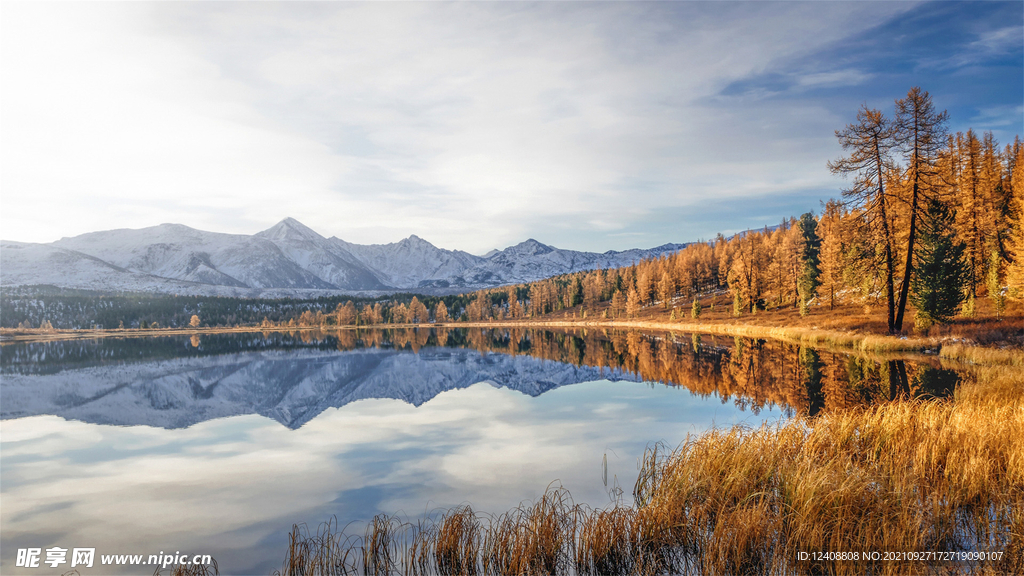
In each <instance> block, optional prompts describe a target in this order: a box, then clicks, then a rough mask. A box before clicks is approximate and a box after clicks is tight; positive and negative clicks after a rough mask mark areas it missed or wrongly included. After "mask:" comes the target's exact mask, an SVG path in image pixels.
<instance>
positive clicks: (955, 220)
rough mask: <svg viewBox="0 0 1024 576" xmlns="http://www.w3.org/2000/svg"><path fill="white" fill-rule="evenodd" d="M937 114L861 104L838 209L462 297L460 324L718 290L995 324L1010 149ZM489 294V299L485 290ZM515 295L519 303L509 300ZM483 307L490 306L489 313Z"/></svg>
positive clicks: (1016, 171) (1005, 271)
mask: <svg viewBox="0 0 1024 576" xmlns="http://www.w3.org/2000/svg"><path fill="white" fill-rule="evenodd" d="M948 119H949V118H948V114H947V113H946V112H937V111H936V110H935V108H934V104H933V102H932V99H931V96H930V95H929V94H928V93H927V92H925V91H923V90H921V89H920V88H913V89H911V90H910V91H909V92H908V93H907V96H906V97H905V98H901V99H898V100H896V101H895V106H894V112H893V114H892V116H891V117H889V116H886V115H885V114H884V113H883V112H882V111H879V110H875V109H871V108H868V107H867V106H865V107H863V108H862V109H861V110H860V111H859V112H858V114H857V117H856V121H855V122H853V123H851V124H849V125H848V126H846V127H845V128H843V129H841V130H837V131H836V137H837V138H838V139H839V143H840V145H841V146H842V148H843V151H844V154H845V155H844V156H843V157H841V158H838V159H836V160H834V161H832V162H829V164H828V167H829V169H830V170H831V171H832V172H833V173H835V174H839V175H842V176H845V177H847V178H848V180H849V182H850V185H849V187H848V188H847V189H845V190H843V191H842V196H841V198H838V199H832V200H829V201H828V202H827V203H826V204H825V205H824V209H823V211H822V214H821V215H820V216H815V215H813V214H811V213H807V214H803V215H802V216H800V217H799V218H795V217H793V218H789V219H788V220H784V221H783V222H781V223H780V224H779V225H778V226H776V227H773V228H765V229H763V230H759V231H748V232H744V233H741V234H737V235H735V236H733V237H731V238H728V239H727V238H725V237H724V236H722V235H719V236H718V237H717V238H716V239H715V240H713V241H711V242H701V243H697V244H691V245H689V246H687V247H686V248H684V249H683V250H681V251H679V252H677V253H675V254H672V255H668V256H662V257H660V258H656V259H650V260H646V261H642V262H639V263H637V264H635V265H633V266H630V267H627V268H621V269H615V270H595V271H590V272H581V273H578V274H570V275H565V276H561V277H558V278H552V279H548V280H543V281H540V282H533V283H530V284H527V285H525V286H519V287H512V288H507V289H505V290H504V292H505V294H504V297H503V298H499V300H500V301H503V302H507V304H503V305H500V306H496V305H494V304H492V305H491V306H488V303H489V302H493V301H494V300H495V298H494V296H495V291H493V290H491V291H488V290H484V291H480V292H478V293H476V295H475V298H474V300H473V302H472V303H471V304H470V307H469V317H470V319H471V320H485V319H490V318H499V319H500V318H508V317H511V318H516V317H521V316H524V315H525V316H540V315H544V314H549V313H551V312H557V311H560V310H563V309H567V308H573V307H575V306H577V305H579V304H583V307H582V309H581V310H580V312H581V313H583V314H585V313H586V311H587V309H588V308H593V307H592V306H590V305H591V304H596V303H600V302H609V303H610V305H609V306H606V307H604V309H603V312H602V314H603V315H604V316H610V317H622V316H625V317H631V316H635V315H636V314H637V313H638V312H639V310H640V309H641V308H643V307H646V306H651V305H655V304H660V305H662V306H664V307H665V308H668V307H669V306H670V304H671V303H672V301H673V300H674V299H678V298H684V299H692V306H691V309H690V310H691V311H690V313H691V315H693V316H699V315H700V313H701V310H702V306H701V304H700V301H699V296H700V295H702V294H707V293H710V292H715V291H727V292H728V293H729V294H731V296H732V300H733V313H734V314H736V315H740V314H755V313H757V311H758V310H769V309H777V308H781V307H793V308H798V309H800V311H801V313H803V314H806V313H808V311H809V309H810V306H811V305H812V304H813V305H817V306H828V307H829V308H830V309H831V308H834V307H835V306H836V304H837V303H838V302H840V301H843V300H851V299H852V300H861V301H863V300H882V301H884V302H885V309H886V319H887V326H888V329H889V332H891V333H894V334H895V333H900V332H902V331H903V330H904V324H905V316H906V312H907V309H908V306H907V304H908V302H909V303H910V304H913V306H914V308H915V309H916V311H917V317H916V318H915V322H916V323H917V324H918V325H925V326H927V325H929V324H931V323H935V322H948V321H949V320H950V319H951V318H952V317H953V316H954V315H956V314H961V315H963V316H968V317H970V316H973V315H974V313H975V300H976V299H977V298H978V297H979V296H987V297H989V298H991V299H992V301H993V307H994V309H995V310H996V312H997V313H999V314H1002V313H1003V311H1004V309H1005V305H1006V298H1007V297H1009V298H1016V299H1021V298H1024V229H1022V228H1024V226H1022V225H1024V156H1022V155H1024V146H1022V144H1021V141H1020V138H1019V137H1017V138H1016V139H1015V140H1014V142H1013V143H1012V144H1009V145H1007V146H1006V147H1005V148H1002V149H1001V148H1000V147H999V145H998V144H997V143H996V141H995V139H994V137H993V135H992V133H991V132H987V133H985V134H983V135H982V136H980V137H979V135H978V134H977V133H976V132H975V131H974V130H968V131H967V132H966V133H960V132H958V133H956V134H950V133H949V132H948V129H947V123H948ZM499 294H500V292H499ZM523 294H526V298H525V299H523V298H521V296H522V295H523ZM496 304H500V302H499V303H496Z"/></svg>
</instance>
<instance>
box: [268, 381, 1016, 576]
mask: <svg viewBox="0 0 1024 576" xmlns="http://www.w3.org/2000/svg"><path fill="white" fill-rule="evenodd" d="M975 370H976V373H977V379H978V383H976V384H966V385H963V386H961V387H960V388H958V390H957V391H956V393H955V396H954V398H953V399H952V400H941V401H936V400H932V401H922V400H915V401H910V400H900V401H893V402H888V403H883V404H879V405H875V406H868V407H863V408H856V409H852V410H846V411H840V412H832V413H825V414H823V415H821V416H818V417H816V418H813V419H812V418H796V419H793V420H789V421H787V422H783V423H779V424H775V425H766V426H763V427H761V428H757V429H750V428H744V427H734V428H731V429H715V430H710V431H708V432H706V433H704V434H701V435H695V436H690V437H688V438H687V439H686V440H685V441H684V442H683V443H682V444H681V445H680V446H679V447H678V448H676V449H675V450H672V451H666V450H664V449H663V448H661V447H655V448H654V449H652V450H649V451H648V454H647V455H646V456H645V458H644V460H643V462H642V466H641V474H640V476H639V479H638V480H637V484H636V487H635V490H634V500H635V503H636V504H635V505H634V506H632V507H616V508H612V509H607V510H593V509H589V508H587V507H585V506H580V505H575V504H573V503H572V501H571V499H570V497H569V494H568V493H567V492H566V491H565V490H564V489H562V488H560V487H559V488H553V489H549V490H548V491H547V492H546V493H545V494H544V496H543V497H542V498H541V499H540V500H539V501H538V502H536V503H533V504H524V505H521V506H520V507H518V508H516V509H514V510H512V511H509V512H506V513H504V514H501V515H499V516H496V517H481V516H478V515H476V514H474V513H473V511H472V510H471V509H470V508H469V507H460V508H455V509H453V510H450V511H448V512H446V513H444V514H443V515H442V516H441V517H440V519H439V520H437V521H436V522H430V523H427V524H424V523H423V522H421V523H420V524H418V525H417V526H416V527H413V526H412V525H408V524H400V523H398V522H397V521H396V520H394V519H392V518H386V517H378V518H377V519H375V521H374V523H373V525H371V526H370V527H369V528H368V529H367V532H366V536H365V537H364V538H363V539H362V540H345V541H343V540H342V539H341V536H335V535H333V534H332V533H331V530H330V525H328V529H327V530H326V531H325V530H323V529H321V533H318V534H317V536H315V537H309V536H308V535H307V537H306V539H305V540H303V539H302V538H300V536H301V534H300V531H299V530H298V529H296V530H295V531H293V535H292V538H291V546H290V551H289V559H288V562H287V563H286V565H285V571H284V573H285V574H288V575H297V574H304V575H305V574H347V573H365V574H369V573H374V574H381V573H407V574H445V575H448V574H451V575H455V574H466V575H469V574H500V575H525V574H637V575H647V574H700V575H715V574H837V575H838V574H866V573H870V574H883V575H884V574H1024V370H1021V369H1020V368H1018V367H1015V366H997V367H978V368H976V369H975ZM325 532H326V533H325ZM406 542H408V544H406ZM317 547H326V548H327V550H326V551H324V552H318V551H317V550H316V549H317ZM972 551H975V552H976V551H983V552H996V553H999V554H998V558H996V559H994V560H983V561H977V560H974V561H950V560H946V561H938V560H931V561H919V560H885V559H882V558H879V559H875V558H865V557H864V554H865V553H867V552H878V553H880V554H883V555H884V554H885V553H905V552H925V553H928V552H945V553H948V552H972ZM801 552H805V553H814V552H833V553H834V552H846V553H855V554H857V556H858V557H857V559H844V560H840V559H813V558H811V559H801V558H800V556H799V553H801ZM318 554H320V555H322V558H323V559H319V560H318V558H321V556H318ZM368 556H369V557H370V559H369V560H368V559H367V557H368ZM356 557H359V558H360V559H361V560H360V561H358V562H356V561H354V560H353V559H354V558H356ZM397 558H402V560H401V561H399V562H397V563H396V562H394V561H393V560H394V559H397ZM883 558H884V556H883ZM357 567H359V568H361V570H356V568H357Z"/></svg>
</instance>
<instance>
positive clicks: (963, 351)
mask: <svg viewBox="0 0 1024 576" xmlns="http://www.w3.org/2000/svg"><path fill="white" fill-rule="evenodd" d="M939 356H941V357H942V358H945V359H948V360H959V361H962V362H969V363H971V364H986V365H1004V366H1022V367H1024V350H1022V349H1019V348H1005V349H1003V348H986V347H982V346H967V345H964V344H960V343H951V344H945V345H943V346H942V350H940V351H939Z"/></svg>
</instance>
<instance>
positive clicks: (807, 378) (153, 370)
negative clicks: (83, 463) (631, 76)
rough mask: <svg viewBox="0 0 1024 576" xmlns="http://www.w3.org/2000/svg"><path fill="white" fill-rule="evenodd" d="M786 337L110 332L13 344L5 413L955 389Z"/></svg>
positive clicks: (297, 415) (872, 394)
mask: <svg viewBox="0 0 1024 576" xmlns="http://www.w3.org/2000/svg"><path fill="white" fill-rule="evenodd" d="M933 364H935V360H934V359H928V358H926V357H917V358H915V359H914V360H913V361H905V360H898V359H891V358H879V357H872V356H867V355H852V354H844V353H840V352H835V351H825V350H816V349H813V348H809V347H804V346H799V345H795V344H789V343H785V342H779V341H766V340H759V339H749V338H728V337H720V336H707V335H697V334H693V335H677V334H660V335H650V334H642V333H639V332H636V331H611V330H595V329H579V330H567V331H550V330H536V329H519V328H502V329H483V328H470V329H432V328H427V327H424V328H419V329H394V330H376V329H375V330H343V331H332V332H319V331H297V332H265V333H259V332H254V333H246V334H207V335H200V336H167V337H149V338H103V339H96V340H68V341H56V342H42V343H16V344H7V345H4V346H3V347H2V348H0V369H2V374H3V397H4V402H3V407H2V408H0V417H2V418H3V419H11V418H21V417H26V416H33V415H41V414H53V415H58V416H62V417H64V418H67V419H72V420H80V421H84V422H90V423H96V424H114V425H149V426H158V427H163V428H182V427H188V426H191V425H193V424H195V423H197V422H203V421H206V420H210V419H214V418H222V417H227V416H234V415H241V414H260V415H263V416H265V417H268V418H272V419H274V420H276V421H278V422H280V423H281V424H283V425H285V426H287V427H289V428H298V427H300V426H302V425H303V424H305V423H307V422H309V421H310V420H312V419H313V418H315V417H316V416H317V415H318V414H320V413H322V412H323V411H324V410H326V409H328V408H332V407H334V408H338V407H341V406H344V405H346V404H349V403H351V402H353V401H356V400H363V399H371V398H390V399H397V400H402V401H405V402H408V403H410V404H413V405H415V406H419V405H421V404H422V403H424V402H426V401H428V400H430V399H431V398H434V397H435V396H437V395H438V394H440V393H442V392H445V391H448V390H456V389H463V388H467V387H469V386H471V385H473V384H475V383H478V382H489V383H491V384H492V385H494V386H497V387H500V388H508V389H510V390H515V391H518V392H521V393H523V394H527V395H530V396H539V395H540V394H543V393H545V392H547V391H549V390H552V389H555V388H559V387H562V386H566V385H569V384H577V383H581V382H591V381H595V380H612V381H619V380H629V381H647V382H658V383H663V384H666V385H676V386H683V387H685V388H687V389H688V390H690V391H691V392H692V393H694V394H695V395H698V396H704V397H707V396H711V395H716V396H717V397H719V398H721V400H722V402H733V403H734V404H735V405H736V406H737V407H739V408H741V409H744V410H749V411H751V412H753V413H755V414H756V413H757V412H758V411H759V410H761V409H762V408H764V407H770V406H780V407H782V408H784V409H785V411H786V412H787V413H789V414H794V413H800V414H809V415H815V414H817V413H819V412H821V411H823V410H825V411H827V410H842V409H847V408H850V407H853V406H858V405H864V404H868V403H871V402H875V401H878V400H882V399H889V398H893V397H896V396H899V395H910V396H922V395H924V396H944V395H948V394H950V393H951V392H952V390H953V389H954V388H955V387H956V386H957V385H958V383H959V382H960V379H961V375H960V374H958V373H957V372H955V371H951V370H943V369H941V368H938V367H937V364H936V365H933Z"/></svg>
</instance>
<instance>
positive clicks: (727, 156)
mask: <svg viewBox="0 0 1024 576" xmlns="http://www.w3.org/2000/svg"><path fill="white" fill-rule="evenodd" d="M897 4H898V3H892V4H888V3H886V4H881V5H879V4H877V3H871V6H865V5H863V4H861V3H821V4H771V5H764V4H757V3H749V4H748V3H742V4H740V3H723V4H705V3H672V4H655V5H647V4H615V3H611V4H608V3H587V4H540V5H532V4H531V5H525V4H432V3H422V4H417V3H382V4H334V3H330V4H300V5H294V4H263V3H259V4H206V3H203V4H127V5H124V4H102V5H93V4H87V5H81V4H75V5H66V4H61V5H56V4H52V5H51V4H43V5H35V4H33V5H21V4H15V5H10V4H9V5H6V6H5V18H4V23H3V32H4V34H3V36H4V39H3V43H4V44H3V48H4V50H3V54H4V55H3V61H2V64H3V68H2V71H3V78H4V84H3V92H2V96H3V103H4V106H3V123H4V136H3V141H2V148H0V150H2V163H0V168H2V178H3V189H4V191H3V213H2V214H0V217H2V219H3V228H4V231H3V236H4V237H5V238H11V239H18V240H30V241H33V240H34V241H49V240H53V239H56V238H57V237H59V236H63V235H72V234H77V233H81V232H86V231H91V230H97V229H107V228H113V227H124V226H127V227H140V226H144V225H152V224H157V223H160V222H167V221H174V222H181V223H184V224H188V225H192V226H196V227H200V228H205V229H213V230H219V231H228V232H246V233H252V232H255V231H257V230H259V229H262V228H265V227H268V226H269V225H271V224H273V223H274V222H276V221H277V220H279V219H280V218H282V217H284V216H294V217H296V218H298V219H299V220H301V221H303V222H305V223H306V224H308V225H310V226H311V227H313V228H314V229H316V230H318V231H320V232H321V233H324V234H325V235H332V234H335V235H338V236H340V237H342V238H344V239H346V240H349V241H355V242H386V241H393V240H396V239H398V238H400V237H404V236H406V235H408V234H410V233H416V234H418V235H420V236H422V237H425V238H427V239H428V240H431V241H433V242H435V243H436V244H439V245H441V246H445V247H450V248H462V249H467V250H471V251H477V252H483V251H485V250H487V249H489V248H491V247H494V246H503V245H507V244H508V243H511V242H514V241H518V240H521V239H523V238H525V237H527V236H534V237H538V238H539V239H541V240H544V239H545V235H546V227H547V226H548V225H549V224H548V222H550V221H552V220H554V221H557V222H559V223H560V224H559V226H560V228H562V229H563V230H566V231H571V230H572V229H573V227H574V226H575V227H576V228H577V229H578V230H579V231H581V232H582V231H583V230H589V229H590V228H595V229H598V230H602V231H604V232H606V233H607V234H609V235H606V236H603V237H604V239H605V241H604V242H601V243H599V244H598V245H585V246H584V245H576V246H572V245H569V246H566V247H571V248H586V249H600V250H604V249H609V248H625V247H630V246H631V245H630V244H629V242H630V241H629V240H626V239H625V238H628V237H627V236H619V237H615V236H610V234H614V233H615V232H616V231H627V230H628V229H629V227H630V226H633V225H636V224H637V223H638V222H640V221H642V220H643V219H644V218H646V217H648V216H649V215H650V214H651V213H656V212H659V211H663V210H665V209H671V208H674V207H675V208H678V207H680V206H686V205H692V204H693V203H694V202H695V201H696V200H698V199H700V198H705V197H708V196H711V195H713V196H715V197H721V196H722V195H723V194H724V195H736V196H749V195H752V194H753V195H756V194H762V193H764V190H766V189H769V188H772V186H775V185H776V183H778V182H790V181H801V182H804V181H812V182H819V183H821V184H823V185H824V184H826V183H828V182H830V177H829V176H828V175H827V172H826V170H825V169H824V161H825V160H826V159H828V158H830V157H831V156H832V155H833V154H832V152H831V151H827V150H822V147H821V145H820V141H821V140H818V139H813V138H812V139H810V140H808V139H807V138H805V137H804V136H803V135H802V133H799V132H798V130H797V127H799V126H804V125H807V124H813V125H814V128H815V129H817V128H818V124H819V122H818V121H816V120H815V119H809V118H796V124H787V125H780V124H779V123H777V122H776V121H775V118H777V117H778V116H782V117H794V116H795V115H797V113H798V112H801V111H803V110H802V106H799V105H790V107H788V108H787V107H786V105H785V104H778V105H777V109H776V110H768V109H758V110H750V109H746V110H745V109H742V108H738V109H729V108H724V107H723V106H722V103H721V102H717V101H715V100H714V98H713V97H714V95H715V94H716V93H717V91H718V90H720V89H721V88H722V87H723V86H725V85H727V84H728V83H729V82H731V81H734V80H736V79H739V78H743V77H745V76H746V75H749V74H753V73H757V72H759V71H762V70H764V69H765V67H767V66H768V65H769V64H770V63H771V62H773V61H775V60H777V59H780V58H784V57H787V56H789V55H793V54H799V53H805V52H810V51H813V50H814V48H815V47H816V46H821V45H824V44H826V43H827V42H829V41H831V40H834V39H836V38H839V37H842V36H844V35H847V34H851V33H854V32H855V31H856V30H858V29H862V28H864V27H865V26H867V25H868V24H871V23H875V22H877V21H878V19H879V18H880V17H881V16H884V14H888V13H892V12H894V11H897V10H902V9H904V7H903V6H897ZM805 80H807V81H813V82H814V83H817V84H821V83H825V84H829V85H834V84H835V83H836V82H855V81H857V78H854V77H852V76H850V75H849V74H845V75H843V76H842V77H828V78H825V77H821V78H807V79H805ZM751 122H753V124H751ZM836 125H838V124H836ZM833 128H834V125H830V128H828V129H827V130H824V132H823V136H822V139H823V140H828V139H829V138H830V135H831V130H832V129H833ZM766 141H772V142H777V143H778V144H779V145H778V146H776V147H775V149H774V150H773V149H772V148H770V147H766V146H765V142H766ZM782 151H785V152H786V153H787V154H790V153H794V152H795V154H792V155H790V156H788V157H787V156H784V155H783V154H782ZM766 182H771V183H772V184H771V185H766V184H765V183H766ZM541 216H543V217H544V218H541ZM570 224H571V225H570ZM613 238H619V240H618V241H617V242H614V243H613ZM688 239H690V238H684V237H673V238H658V241H657V242H653V243H661V242H664V241H669V240H673V241H682V240H688ZM620 243H621V244H620Z"/></svg>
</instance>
